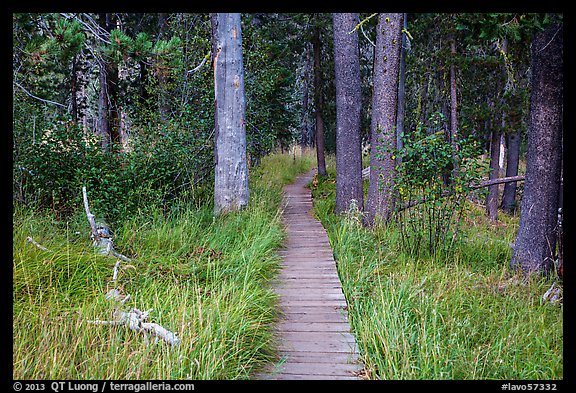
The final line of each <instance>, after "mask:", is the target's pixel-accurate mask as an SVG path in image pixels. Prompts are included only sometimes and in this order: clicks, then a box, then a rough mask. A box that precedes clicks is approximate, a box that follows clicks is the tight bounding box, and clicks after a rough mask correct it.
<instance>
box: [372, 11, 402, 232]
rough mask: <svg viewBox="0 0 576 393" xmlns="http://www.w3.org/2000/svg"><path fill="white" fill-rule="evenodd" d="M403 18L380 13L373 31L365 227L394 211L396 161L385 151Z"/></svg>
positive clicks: (392, 141) (390, 138) (392, 137)
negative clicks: (372, 86)
mask: <svg viewBox="0 0 576 393" xmlns="http://www.w3.org/2000/svg"><path fill="white" fill-rule="evenodd" d="M402 19H403V15H402V14H385V13H382V14H380V16H379V19H378V26H377V27H376V51H375V56H374V92H373V95H372V124H371V136H370V143H371V147H372V148H371V151H370V186H369V188H368V197H367V199H366V208H365V213H366V214H365V224H367V225H374V224H375V223H376V222H377V221H384V222H386V221H388V220H389V218H390V216H391V213H392V211H393V206H392V205H393V176H394V165H395V160H394V159H393V158H392V154H391V152H389V151H386V149H388V148H395V147H396V131H395V128H396V113H397V112H396V109H397V108H396V106H397V105H398V70H399V66H400V46H401V42H402Z"/></svg>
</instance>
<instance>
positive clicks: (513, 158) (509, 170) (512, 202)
mask: <svg viewBox="0 0 576 393" xmlns="http://www.w3.org/2000/svg"><path fill="white" fill-rule="evenodd" d="M519 161H520V134H519V133H518V132H514V133H510V134H508V135H507V137H506V177H511V176H517V175H518V163H519ZM516 188H517V185H516V182H513V183H506V185H505V186H504V193H503V194H502V206H501V207H502V210H504V211H505V212H507V213H508V214H513V213H514V210H515V209H516Z"/></svg>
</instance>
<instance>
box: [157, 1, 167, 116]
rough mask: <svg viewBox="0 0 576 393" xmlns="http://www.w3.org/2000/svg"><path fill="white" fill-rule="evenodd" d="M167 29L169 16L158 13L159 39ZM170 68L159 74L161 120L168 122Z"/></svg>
mask: <svg viewBox="0 0 576 393" xmlns="http://www.w3.org/2000/svg"><path fill="white" fill-rule="evenodd" d="M166 29H167V18H166V14H165V13H162V12H161V13H158V39H159V40H161V39H164V36H165V35H166ZM168 74H169V71H168V68H167V67H162V69H161V70H160V73H159V74H158V90H159V91H158V113H159V114H160V120H161V121H162V122H166V121H167V120H168V117H169V115H170V104H169V99H168Z"/></svg>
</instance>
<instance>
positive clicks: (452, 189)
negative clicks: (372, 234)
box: [392, 114, 481, 255]
mask: <svg viewBox="0 0 576 393" xmlns="http://www.w3.org/2000/svg"><path fill="white" fill-rule="evenodd" d="M430 124H431V125H432V126H433V128H432V130H425V129H424V128H423V127H422V126H419V127H417V129H416V130H415V131H414V132H413V133H412V134H411V135H410V136H409V137H405V138H404V146H403V147H402V148H401V149H400V150H395V151H393V152H392V154H393V156H394V157H401V160H400V161H399V163H398V165H397V168H396V181H395V188H396V189H395V192H396V194H397V196H398V209H397V213H396V219H397V222H398V225H399V227H400V231H401V234H402V246H403V248H404V250H405V251H407V252H408V253H409V254H416V255H417V254H420V253H421V252H426V253H428V254H430V255H432V254H435V253H437V252H440V253H441V254H446V253H449V252H450V251H451V250H452V248H453V245H454V242H455V240H456V238H457V233H458V226H459V221H460V217H461V215H462V213H463V211H464V206H465V204H464V203H463V202H464V201H465V200H466V196H467V194H468V193H469V192H470V191H471V188H470V186H471V185H472V184H473V183H475V182H476V181H477V180H478V179H479V178H480V173H481V172H480V166H479V164H478V162H477V160H476V157H477V156H478V154H479V146H478V144H477V143H476V142H475V141H474V139H472V138H471V137H468V138H464V139H460V140H459V141H458V147H457V148H455V147H454V146H453V145H452V144H451V143H450V141H449V140H448V138H447V137H446V135H445V130H443V129H440V130H439V131H435V129H437V128H436V127H439V126H440V124H442V115H441V114H434V115H433V117H432V118H431V119H430Z"/></svg>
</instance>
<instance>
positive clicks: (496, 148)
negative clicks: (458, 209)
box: [486, 127, 500, 221]
mask: <svg viewBox="0 0 576 393" xmlns="http://www.w3.org/2000/svg"><path fill="white" fill-rule="evenodd" d="M490 141H491V142H490V173H489V176H488V179H489V180H494V179H497V178H499V177H500V167H499V165H498V158H499V157H500V131H499V128H498V127H493V128H492V134H491V137H490ZM486 215H487V216H488V218H489V219H490V220H491V221H496V220H498V185H493V186H490V187H488V196H487V197H486Z"/></svg>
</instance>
